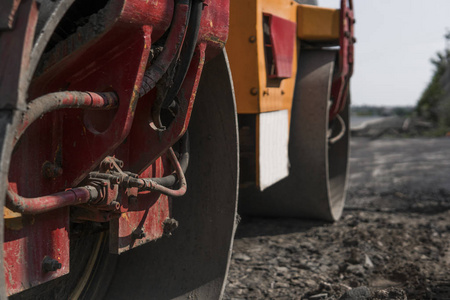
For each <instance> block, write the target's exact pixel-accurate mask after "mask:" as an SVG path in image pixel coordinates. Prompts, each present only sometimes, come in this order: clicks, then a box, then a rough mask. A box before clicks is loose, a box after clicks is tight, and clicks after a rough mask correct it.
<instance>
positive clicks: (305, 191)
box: [240, 50, 349, 221]
mask: <svg viewBox="0 0 450 300" xmlns="http://www.w3.org/2000/svg"><path fill="white" fill-rule="evenodd" d="M335 58H336V52H335V51H326V50H314V51H302V52H301V54H300V57H299V63H298V74H297V82H296V87H295V93H294V100H293V107H292V116H291V127H290V135H289V161H290V164H291V166H290V170H289V176H288V177H287V178H285V179H283V180H281V181H279V182H277V183H275V184H274V185H272V186H271V187H269V188H267V189H265V190H264V191H263V192H258V191H256V190H255V189H246V190H242V191H241V200H240V208H241V210H242V212H243V213H245V214H250V215H261V216H276V217H279V216H280V217H302V218H313V219H321V220H326V221H335V220H337V219H339V218H340V216H341V214H342V210H343V207H344V202H345V192H346V187H347V175H348V153H349V120H348V102H349V101H347V107H346V108H345V109H344V111H343V112H341V113H340V116H341V118H342V120H343V121H344V123H345V124H346V126H345V129H344V130H345V134H344V135H343V136H342V138H341V139H339V140H338V141H337V142H335V143H333V144H330V143H329V137H328V129H329V106H330V93H331V81H332V77H333V70H334V62H335Z"/></svg>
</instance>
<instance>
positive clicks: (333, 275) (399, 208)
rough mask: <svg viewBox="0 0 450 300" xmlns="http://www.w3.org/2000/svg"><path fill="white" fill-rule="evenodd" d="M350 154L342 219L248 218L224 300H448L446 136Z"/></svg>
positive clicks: (449, 142) (364, 144) (363, 145)
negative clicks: (327, 220) (331, 221)
mask: <svg viewBox="0 0 450 300" xmlns="http://www.w3.org/2000/svg"><path fill="white" fill-rule="evenodd" d="M351 149H352V153H351V161H350V166H351V171H350V172H351V176H350V182H349V192H348V197H347V204H346V208H345V211H344V214H343V217H342V219H341V220H340V221H338V222H336V223H334V224H328V223H323V222H318V221H302V220H296V219H267V218H248V217H245V216H243V218H242V221H241V223H240V225H239V227H238V230H237V234H236V239H235V244H234V251H233V256H232V263H231V267H230V271H229V278H228V285H227V287H226V290H225V296H224V298H225V299H450V139H446V138H441V139H381V140H368V139H361V138H359V139H353V141H352V147H351ZM242 201H245V199H243V200H242ZM355 294H357V295H355Z"/></svg>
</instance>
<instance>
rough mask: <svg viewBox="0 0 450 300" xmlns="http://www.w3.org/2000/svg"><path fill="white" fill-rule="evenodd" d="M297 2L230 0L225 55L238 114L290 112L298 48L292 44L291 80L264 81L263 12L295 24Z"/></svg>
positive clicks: (265, 78) (282, 0) (284, 0)
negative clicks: (227, 59) (231, 77)
mask: <svg viewBox="0 0 450 300" xmlns="http://www.w3.org/2000/svg"><path fill="white" fill-rule="evenodd" d="M297 6H298V5H297V3H295V2H293V1H289V0H231V3H230V34H229V38H228V41H227V45H226V48H227V52H228V57H229V60H230V66H231V73H232V76H233V82H234V87H235V94H236V103H237V110H238V113H241V114H242V113H244V114H251V113H260V112H268V111H275V110H282V109H288V110H290V109H291V106H292V97H293V93H294V85H295V77H296V74H297V55H296V53H298V50H297V49H298V45H297V42H296V41H293V43H295V45H294V53H295V54H294V58H293V62H292V77H291V78H288V79H283V80H281V82H279V83H277V84H273V82H272V83H271V82H267V74H266V61H265V53H264V43H263V41H264V35H263V13H269V14H272V15H275V16H278V17H281V18H284V19H287V20H290V21H293V22H296V21H297Z"/></svg>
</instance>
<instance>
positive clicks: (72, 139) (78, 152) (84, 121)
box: [0, 0, 234, 295]
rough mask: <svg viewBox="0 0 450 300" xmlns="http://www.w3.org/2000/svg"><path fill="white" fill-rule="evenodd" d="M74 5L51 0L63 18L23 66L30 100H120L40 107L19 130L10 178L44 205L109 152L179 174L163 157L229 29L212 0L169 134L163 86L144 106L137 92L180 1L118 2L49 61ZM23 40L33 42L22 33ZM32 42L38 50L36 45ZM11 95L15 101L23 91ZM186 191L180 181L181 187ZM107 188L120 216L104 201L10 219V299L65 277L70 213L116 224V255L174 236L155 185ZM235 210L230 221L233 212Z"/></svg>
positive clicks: (139, 167)
mask: <svg viewBox="0 0 450 300" xmlns="http://www.w3.org/2000/svg"><path fill="white" fill-rule="evenodd" d="M24 2H27V1H24ZM70 3H71V1H58V3H57V4H55V5H52V6H50V8H49V11H54V12H56V13H55V14H56V16H54V15H52V14H49V17H48V20H47V21H45V20H43V21H42V22H40V23H39V28H41V29H43V32H44V34H37V35H36V39H37V40H36V43H35V45H34V48H33V50H32V52H33V54H32V55H31V57H32V61H31V63H30V64H28V65H25V67H24V68H25V69H24V70H26V71H28V73H27V74H25V75H24V74H22V73H20V74H19V75H18V77H20V80H24V81H23V82H24V83H23V86H24V87H25V89H24V91H26V90H27V87H28V81H27V80H31V78H32V76H33V74H34V77H33V79H32V81H31V85H30V88H29V89H28V94H29V99H28V105H29V106H30V107H33V106H34V107H40V105H37V102H33V100H32V99H36V98H39V97H40V96H42V95H45V94H49V93H54V92H57V91H60V90H89V91H93V92H96V93H110V92H114V93H115V94H116V95H117V97H118V99H119V105H118V107H116V108H114V109H111V110H109V111H105V112H101V111H96V112H94V111H85V110H83V109H79V108H75V109H74V108H71V109H57V110H54V111H52V112H50V113H46V114H43V113H41V112H46V109H43V110H39V111H38V112H35V113H34V116H33V117H32V118H30V119H29V120H25V121H26V122H24V123H23V124H25V123H26V125H23V124H22V126H21V127H19V131H18V133H19V135H18V137H20V134H22V133H23V135H22V136H21V137H20V140H19V141H18V142H17V144H16V148H15V150H14V153H13V155H12V159H11V165H12V166H13V167H12V168H11V170H9V181H10V183H11V185H12V186H13V187H14V191H15V192H17V194H18V195H21V196H23V197H24V198H31V199H34V200H36V199H37V200H38V202H39V205H40V206H42V205H44V204H45V203H41V201H40V200H42V199H43V198H40V197H41V196H42V195H50V196H48V197H50V198H51V199H50V198H48V197H47V198H46V199H47V200H55V198H54V194H55V193H58V192H62V193H63V195H64V197H62V198H65V197H66V196H70V195H71V194H70V193H71V192H70V191H67V192H63V191H64V190H66V189H68V188H74V187H76V186H77V185H83V182H84V181H85V180H86V178H87V177H88V174H89V173H90V172H92V171H94V170H95V169H97V168H98V167H99V166H100V163H101V161H102V160H103V159H104V158H105V157H106V156H107V155H111V156H115V157H117V158H119V159H121V160H123V162H124V166H123V170H126V171H131V172H133V173H136V174H139V176H140V177H141V178H149V177H163V176H167V175H169V174H171V173H172V171H173V166H172V165H171V163H170V160H169V159H168V158H167V157H166V156H165V155H164V153H166V151H167V150H168V149H169V147H170V146H172V145H173V144H174V143H175V142H176V141H177V140H178V139H179V138H180V137H181V136H182V135H183V134H184V132H185V131H186V129H187V126H188V124H189V120H190V115H191V112H192V108H193V104H194V99H195V96H196V93H197V87H198V84H199V81H200V76H201V74H202V69H203V65H204V63H205V59H211V58H212V57H213V56H214V55H216V54H217V53H219V50H220V49H221V47H223V45H224V43H225V41H226V38H227V34H228V5H229V4H228V1H227V0H221V1H216V2H214V3H212V2H209V1H205V2H204V11H203V17H202V19H201V27H200V34H199V40H198V44H197V47H196V50H195V53H194V57H193V60H192V63H191V66H190V67H189V69H188V73H187V76H186V79H185V80H184V82H183V85H182V86H181V89H180V92H179V94H178V96H177V99H178V102H179V107H178V113H177V115H176V116H175V118H174V120H173V121H172V122H171V124H170V126H168V128H167V130H166V131H164V132H163V133H162V134H159V133H157V132H155V131H154V129H153V128H152V127H150V126H149V118H148V117H149V116H150V111H151V108H152V105H153V103H154V101H155V97H156V93H157V91H156V89H153V90H152V91H150V93H148V94H147V95H146V96H145V97H143V98H142V99H140V100H139V103H138V99H139V93H138V91H139V88H140V85H141V82H142V78H143V75H144V71H145V69H146V68H147V66H148V63H149V62H150V68H151V67H152V65H151V61H149V54H150V50H151V46H152V44H154V42H155V41H157V40H158V39H159V38H160V37H161V36H162V35H163V34H164V32H165V31H166V30H167V28H168V27H169V25H170V24H171V18H172V16H173V9H174V6H173V2H172V1H166V0H158V1H151V2H143V1H137V0H123V1H110V2H109V3H108V4H107V5H106V6H105V7H104V9H102V10H101V11H99V12H98V13H97V15H96V16H95V18H94V19H96V20H97V21H98V22H99V23H97V24H94V25H98V26H92V24H87V25H83V26H82V27H81V28H80V29H79V31H77V33H76V34H72V35H70V36H68V37H67V38H66V39H65V40H63V41H61V42H59V43H58V44H56V45H55V46H53V48H49V49H47V50H46V52H45V54H44V55H43V56H42V57H41V54H42V53H43V51H44V48H45V47H46V44H47V41H49V40H50V36H51V34H49V31H50V32H52V31H53V29H54V28H55V27H56V24H57V22H58V20H60V19H61V18H62V14H63V13H64V11H66V10H67V9H68V8H69V6H70ZM144 12H145V13H144ZM19 13H20V12H19ZM47 13H48V12H46V14H47ZM18 16H20V15H18ZM22 19H23V18H21V19H20V20H19V19H18V21H20V22H22ZM26 20H27V19H25V21H26ZM20 22H18V23H17V24H19V23H20ZM18 28H21V27H20V26H19V27H18ZM32 29H34V26H29V30H32ZM90 30H91V31H90ZM45 31H46V32H45ZM3 34H4V33H2V38H3ZM33 35H34V34H32V33H31V31H30V32H29V33H28V35H27V37H28V38H29V40H28V41H29V42H30V37H32V36H33ZM15 40H17V41H19V42H23V41H24V40H25V41H27V39H24V38H23V37H18V36H15ZM2 41H3V40H2ZM19 46H20V45H19ZM171 46H173V45H171ZM27 47H28V48H27V49H28V50H30V48H31V44H28V46H27ZM4 51H6V52H5V53H7V52H8V51H9V50H8V49H6V48H5V49H4ZM28 52H29V51H28ZM0 53H1V52H0ZM21 53H22V52H21ZM174 53H176V51H175V52H174ZM39 57H41V58H39ZM39 61H40V62H39ZM38 63H39V65H38ZM36 68H37V72H35V69H36ZM2 71H3V70H2ZM4 71H5V72H6V71H7V69H5V70H4ZM17 81H19V79H17ZM2 95H3V91H2ZM92 95H94V94H91V96H92ZM227 95H229V94H227ZM91 96H89V97H91ZM89 97H88V98H89ZM13 98H14V100H15V101H16V100H17V98H18V96H17V95H16V96H14V97H13ZM19 98H20V97H19ZM94 98H95V97H94ZM88 100H89V99H88ZM204 101H211V102H214V101H219V100H215V99H214V98H211V99H207V100H204ZM2 103H3V102H2ZM58 108H62V107H58ZM111 108H113V107H111ZM20 128H21V129H20ZM25 129H26V131H25ZM18 137H17V136H16V139H18ZM2 163H3V160H2ZM175 165H176V164H175ZM6 173H7V167H6V171H5V174H6ZM183 189H184V187H183V186H182V188H181V190H180V193H181V192H183V191H182V190H183ZM109 193H112V194H111V195H109ZM114 193H116V194H114ZM176 193H178V192H177V191H176ZM107 194H108V196H111V197H110V198H109V199H113V200H111V201H110V202H111V203H112V202H114V201H115V200H117V201H118V202H119V203H118V205H119V208H118V209H119V210H120V212H121V215H120V216H121V217H120V218H117V215H115V216H114V215H111V212H110V211H105V210H102V209H101V208H100V205H98V209H96V210H92V209H91V208H89V209H88V207H87V206H83V207H77V209H75V210H73V211H72V213H71V214H70V213H69V208H68V207H65V208H60V209H56V210H52V211H49V212H46V213H43V214H39V215H35V216H26V215H23V216H22V217H17V216H12V215H10V218H9V219H8V224H7V227H6V229H5V243H4V245H3V247H4V254H5V258H4V261H5V275H6V276H7V277H8V278H7V280H6V286H7V289H8V290H7V294H8V295H11V294H15V293H17V292H20V291H22V290H24V289H27V288H28V287H31V286H36V285H39V284H42V283H44V282H46V281H49V280H51V279H54V278H57V277H60V276H61V275H63V274H67V272H68V271H69V268H70V266H69V259H70V253H69V252H70V249H69V245H70V244H69V233H70V227H69V222H70V220H71V219H72V220H74V221H77V222H84V221H86V220H94V221H98V222H104V221H109V220H111V227H110V228H111V232H113V233H115V234H116V235H115V236H114V237H115V238H116V241H120V243H119V242H118V243H117V245H119V244H120V247H119V246H117V247H116V248H115V249H116V250H115V252H116V253H117V252H119V251H120V252H122V251H125V250H129V249H131V248H134V247H136V246H137V245H140V244H144V243H147V242H149V241H152V240H155V239H159V238H161V237H162V236H163V235H165V234H166V235H169V234H170V233H171V232H172V231H173V230H174V228H175V227H176V224H177V223H176V220H173V219H172V213H171V210H172V201H171V200H170V199H169V198H168V197H167V196H165V195H161V194H160V193H158V192H155V191H151V192H150V193H148V192H146V193H138V189H137V188H127V189H124V190H123V191H122V190H120V191H119V190H116V189H115V188H112V187H111V188H110V189H108V191H107ZM113 194H114V195H113ZM72 195H74V194H72ZM76 196H79V195H76ZM44 197H45V196H44ZM52 197H53V198H52ZM72 198H73V197H72ZM72 198H70V199H69V200H70V201H72V200H74V201H75V202H77V203H80V199H79V198H82V200H83V199H84V198H86V197H84V196H83V197H74V198H73V199H72ZM59 199H60V200H61V197H60V198H59ZM114 199H115V200H114ZM83 201H84V200H83ZM108 201H109V200H108ZM71 203H72V202H71ZM233 203H234V200H233ZM52 205H53V204H52ZM39 209H41V208H39ZM233 212H234V210H233ZM227 216H228V217H229V219H228V220H231V218H233V216H230V215H229V214H228V215H227ZM186 217H188V216H186ZM233 220H234V219H233ZM140 225H143V226H140ZM8 226H9V227H8ZM136 229H138V230H136ZM175 232H176V231H175ZM231 232H232V228H231V230H230V229H229V228H228V229H226V230H225V233H224V234H225V236H228V237H229V236H230V233H231ZM30 237H32V238H30ZM130 237H131V238H130ZM136 240H138V242H137V243H135V242H136ZM226 242H227V243H229V242H230V240H229V239H228V240H227V241H226ZM113 248H114V247H113ZM119 249H120V250H119ZM113 252H114V251H113ZM227 253H228V252H227ZM55 260H57V262H56V261H55ZM227 261H228V259H227V256H221V257H220V263H221V264H225V265H226V262H227ZM59 264H61V268H59Z"/></svg>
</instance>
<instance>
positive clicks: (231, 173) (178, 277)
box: [105, 56, 238, 299]
mask: <svg viewBox="0 0 450 300" xmlns="http://www.w3.org/2000/svg"><path fill="white" fill-rule="evenodd" d="M231 84H232V83H231V78H230V75H229V71H228V63H227V60H226V58H225V57H224V56H220V57H217V58H216V59H214V60H212V61H211V62H209V63H207V64H206V65H205V70H204V72H203V78H202V81H201V82H200V87H199V90H198V92H197V100H196V105H195V109H194V111H193V116H192V121H191V124H190V125H189V135H190V139H191V152H190V153H191V158H190V163H189V168H188V171H187V174H186V177H187V180H188V184H189V189H188V192H187V194H186V196H184V197H181V198H174V199H173V200H172V203H171V205H172V209H173V212H172V218H174V219H175V220H176V221H178V223H179V226H178V228H177V229H176V230H175V231H174V232H173V233H172V235H171V236H169V237H163V238H161V239H160V240H158V241H156V242H154V243H149V244H147V245H144V246H141V247H138V248H136V249H134V250H132V251H129V252H126V253H123V254H121V255H120V256H118V257H117V268H115V269H112V270H110V272H111V273H113V274H114V275H113V279H112V281H111V283H110V284H109V286H108V288H107V294H106V295H105V298H106V299H127V298H128V297H129V295H130V294H131V293H133V295H134V297H135V298H136V299H148V298H152V299H174V298H176V299H192V297H194V298H197V299H219V297H220V295H221V293H222V289H223V284H224V280H225V276H226V273H227V269H228V259H229V256H230V254H231V243H232V238H233V235H234V227H235V219H234V218H235V213H236V197H237V182H238V144H237V128H236V108H235V103H234V99H233V94H232V87H231ZM219 170H220V171H219ZM166 224H168V222H166ZM165 226H167V225H165ZM134 273H137V274H145V276H143V275H142V276H140V277H139V278H137V277H132V276H123V274H134Z"/></svg>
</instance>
